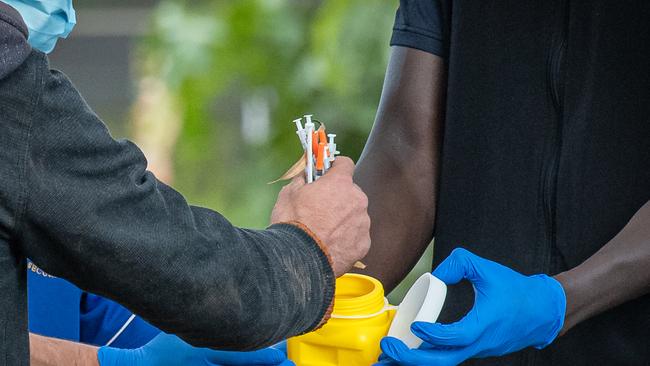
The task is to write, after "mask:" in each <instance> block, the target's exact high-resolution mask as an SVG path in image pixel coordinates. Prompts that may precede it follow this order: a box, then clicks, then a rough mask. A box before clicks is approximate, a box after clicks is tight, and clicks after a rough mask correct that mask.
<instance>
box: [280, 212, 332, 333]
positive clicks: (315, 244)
mask: <svg viewBox="0 0 650 366" xmlns="http://www.w3.org/2000/svg"><path fill="white" fill-rule="evenodd" d="M269 229H280V230H284V231H287V232H290V233H292V234H294V235H297V236H299V237H300V238H302V239H304V242H306V243H308V245H307V248H308V249H310V250H311V251H312V253H313V254H315V256H316V258H317V260H318V262H319V264H320V267H321V268H322V269H323V278H324V279H325V282H326V286H325V288H324V289H319V288H318V287H313V288H314V289H315V290H316V291H318V290H321V291H324V292H321V293H319V294H318V296H315V297H316V298H318V297H321V296H322V294H324V298H323V304H322V306H321V309H320V311H319V312H318V314H319V316H318V317H317V318H316V320H315V321H314V322H313V323H312V324H311V325H310V326H309V327H308V328H307V329H306V330H305V331H304V332H303V333H302V334H304V333H309V332H312V331H314V330H317V329H319V328H321V327H322V326H323V325H325V323H327V321H328V320H329V319H330V317H331V316H332V311H333V310H334V292H335V289H336V276H335V275H334V264H333V262H332V258H331V256H330V254H329V251H328V250H327V247H326V246H325V245H324V244H323V242H321V240H320V239H319V238H318V236H317V235H316V234H315V233H314V232H312V231H311V230H310V229H309V228H308V227H307V226H305V225H304V224H302V223H300V222H298V221H289V222H283V223H278V224H274V225H271V226H270V227H269Z"/></svg>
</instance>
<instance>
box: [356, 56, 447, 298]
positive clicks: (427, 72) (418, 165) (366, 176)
mask: <svg viewBox="0 0 650 366" xmlns="http://www.w3.org/2000/svg"><path fill="white" fill-rule="evenodd" d="M445 85H446V81H445V77H444V62H443V60H442V59H441V58H439V57H437V56H434V55H431V54H429V53H426V52H422V51H419V50H414V49H409V48H403V47H393V49H392V51H391V58H390V62H389V65H388V70H387V72H386V78H385V81H384V89H383V91H382V97H381V101H380V104H379V108H378V111H377V117H376V119H375V123H374V126H373V129H372V133H371V134H370V137H369V139H368V142H367V143H366V147H365V149H364V151H363V154H362V156H361V159H360V160H359V163H358V164H357V169H356V171H355V176H354V180H355V182H356V183H357V184H358V185H359V186H360V187H361V188H362V189H363V190H364V192H365V193H366V194H367V195H368V198H369V209H368V211H369V214H370V217H371V219H372V226H371V238H372V247H371V249H370V252H369V253H368V255H367V256H366V258H365V259H364V263H365V264H366V265H367V268H366V269H365V270H363V271H360V272H361V273H364V274H368V275H371V276H374V277H376V278H378V279H379V280H380V281H381V282H382V283H383V284H384V286H385V289H386V291H387V292H388V291H390V290H392V289H393V288H394V287H395V286H396V285H397V284H398V283H399V282H400V281H401V280H402V278H403V277H404V276H405V275H406V274H407V273H408V271H409V270H410V269H411V268H412V267H413V266H414V265H415V263H416V262H417V260H418V259H419V258H420V256H421V255H422V253H423V252H424V250H425V249H426V247H427V245H428V244H429V243H430V242H431V239H432V235H433V228H434V219H435V198H436V189H437V174H438V158H439V154H440V138H441V130H442V120H443V117H444V116H443V105H444V90H445Z"/></svg>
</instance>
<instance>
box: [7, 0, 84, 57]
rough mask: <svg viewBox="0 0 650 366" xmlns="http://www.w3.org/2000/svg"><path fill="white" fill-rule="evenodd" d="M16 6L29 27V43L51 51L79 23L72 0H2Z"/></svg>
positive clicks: (47, 51)
mask: <svg viewBox="0 0 650 366" xmlns="http://www.w3.org/2000/svg"><path fill="white" fill-rule="evenodd" d="M0 1H3V2H5V3H7V4H9V5H11V6H12V7H14V8H15V9H16V10H18V12H19V13H20V15H21V16H22V17H23V20H24V21H25V24H27V28H29V44H31V45H32V47H34V48H37V49H39V50H41V51H43V52H45V53H50V52H52V50H53V49H54V46H56V41H57V40H58V39H59V38H66V37H67V36H68V34H70V32H71V31H72V28H74V26H75V24H76V23H77V17H76V14H75V11H74V8H73V7H72V0H0Z"/></svg>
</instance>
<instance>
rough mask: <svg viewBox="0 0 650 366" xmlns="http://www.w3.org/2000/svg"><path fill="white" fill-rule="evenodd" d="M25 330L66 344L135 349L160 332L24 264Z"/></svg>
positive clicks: (120, 308)
mask: <svg viewBox="0 0 650 366" xmlns="http://www.w3.org/2000/svg"><path fill="white" fill-rule="evenodd" d="M27 286H28V290H27V291H28V310H29V330H30V332H32V333H36V334H40V335H44V336H48V337H54V338H60V339H67V340H70V341H75V342H81V343H86V344H92V345H95V346H105V345H108V343H109V342H111V341H112V342H111V343H110V346H111V347H117V348H138V347H141V346H143V345H145V344H146V343H148V342H149V341H150V340H151V339H153V338H154V337H155V336H156V335H157V334H158V333H160V330H158V329H157V328H155V327H153V326H152V325H150V324H149V323H147V322H146V321H145V320H143V319H142V318H140V317H138V316H134V315H133V313H131V312H130V311H129V310H128V309H126V308H124V307H123V306H121V305H119V304H117V303H116V302H114V301H111V300H108V299H106V298H103V297H101V296H97V295H94V294H90V293H87V292H84V291H82V290H81V289H79V288H78V287H76V286H74V285H73V284H71V283H69V282H67V281H65V280H63V279H60V278H56V277H54V276H51V275H49V274H47V273H46V272H44V271H43V270H41V269H40V268H39V267H37V266H36V265H35V264H33V263H32V262H28V264H27Z"/></svg>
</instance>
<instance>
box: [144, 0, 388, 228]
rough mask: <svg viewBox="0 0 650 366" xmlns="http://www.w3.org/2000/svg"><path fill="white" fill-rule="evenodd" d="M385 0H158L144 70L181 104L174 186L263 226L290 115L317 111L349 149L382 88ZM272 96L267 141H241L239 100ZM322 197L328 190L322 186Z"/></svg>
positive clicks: (290, 139) (288, 152)
mask: <svg viewBox="0 0 650 366" xmlns="http://www.w3.org/2000/svg"><path fill="white" fill-rule="evenodd" d="M395 7H396V3H395V2H393V1H365V0H352V1H351V0H330V1H324V2H310V1H289V0H238V1H203V2H193V3H192V4H191V5H187V3H186V2H185V1H166V2H163V3H161V4H160V5H159V6H158V9H157V11H156V12H155V15H154V20H153V32H152V35H151V36H150V37H148V38H147V39H146V41H145V43H144V45H143V47H142V50H141V52H140V53H141V55H142V56H141V57H140V59H141V60H143V62H142V64H143V65H142V66H143V70H144V72H147V73H154V74H157V75H159V76H161V77H163V78H164V80H165V81H166V82H167V83H168V85H169V86H170V87H171V88H172V90H173V92H174V94H175V95H176V96H177V97H178V98H179V100H180V105H181V106H182V114H183V129H182V131H183V132H182V134H181V138H180V141H179V142H178V145H177V150H176V152H175V157H176V162H175V163H176V164H175V169H176V182H175V186H177V187H178V188H179V189H180V190H181V191H182V192H183V193H184V194H186V195H187V196H188V197H189V198H190V199H191V200H193V201H197V202H201V204H204V205H205V204H207V205H209V206H211V207H214V208H218V209H219V210H220V211H221V212H223V213H224V214H225V215H227V216H228V217H229V218H231V219H232V220H233V221H234V222H235V223H237V224H238V225H244V226H253V227H263V226H265V225H266V224H267V223H268V214H269V212H270V209H271V205H272V203H273V202H274V198H275V195H276V193H277V191H278V190H279V188H280V185H277V186H268V185H266V182H268V181H271V180H273V179H274V178H276V177H277V176H279V175H280V174H281V173H282V172H283V171H284V170H285V169H286V168H288V167H289V166H290V165H291V164H292V163H293V162H294V160H296V159H297V158H298V157H299V155H300V147H299V144H298V140H297V139H296V136H295V133H294V127H293V124H292V123H291V121H292V120H293V119H294V118H296V117H299V116H301V115H303V114H305V113H308V112H309V113H313V114H315V116H316V117H317V118H319V119H321V120H323V121H325V122H326V124H327V126H328V128H329V129H330V131H334V132H336V133H337V134H338V135H339V137H338V138H337V139H338V143H339V146H340V148H339V150H341V151H342V152H343V153H344V154H345V155H349V156H351V157H353V158H357V157H358V156H359V154H360V152H361V150H362V149H363V145H364V143H365V138H366V136H367V135H368V132H369V130H370V128H371V125H372V121H373V118H374V114H375V110H376V107H377V103H378V100H379V95H380V92H381V86H382V82H383V75H384V71H385V65H386V62H387V57H388V50H389V47H388V42H389V37H390V32H391V27H392V21H393V17H394V14H395ZM251 95H263V96H264V97H265V98H267V99H268V100H269V101H270V102H271V103H272V107H271V120H272V130H271V135H270V138H269V139H268V142H266V143H261V144H247V143H246V142H245V141H244V139H243V138H242V135H241V130H240V125H241V113H240V104H241V101H242V99H244V98H247V97H249V96H251ZM323 199H326V198H325V197H323Z"/></svg>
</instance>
